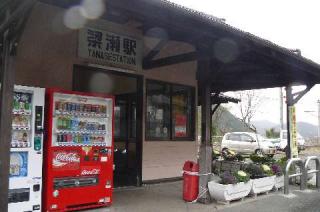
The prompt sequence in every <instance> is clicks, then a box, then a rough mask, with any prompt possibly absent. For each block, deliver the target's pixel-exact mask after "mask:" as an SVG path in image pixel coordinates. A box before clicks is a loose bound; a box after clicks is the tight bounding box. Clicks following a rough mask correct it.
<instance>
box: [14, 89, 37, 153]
mask: <svg viewBox="0 0 320 212" xmlns="http://www.w3.org/2000/svg"><path fill="white" fill-rule="evenodd" d="M31 122H32V93H28V92H14V97H13V117H12V141H11V147H12V148H28V147H31V143H32V142H31V130H32V126H31V125H32V124H31Z"/></svg>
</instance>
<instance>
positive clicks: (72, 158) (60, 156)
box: [53, 152, 80, 167]
mask: <svg viewBox="0 0 320 212" xmlns="http://www.w3.org/2000/svg"><path fill="white" fill-rule="evenodd" d="M75 163H76V164H78V163H80V157H79V154H78V153H76V152H57V153H56V154H55V156H54V157H53V166H55V167H62V166H66V165H67V164H75Z"/></svg>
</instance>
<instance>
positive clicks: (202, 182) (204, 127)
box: [198, 60, 212, 204]
mask: <svg viewBox="0 0 320 212" xmlns="http://www.w3.org/2000/svg"><path fill="white" fill-rule="evenodd" d="M209 71H210V60H200V61H198V89H199V91H200V105H201V142H200V153H199V154H200V155H199V166H200V170H199V173H200V176H199V195H198V202H200V203H204V204H208V203H210V202H211V199H210V194H209V191H208V181H209V178H210V174H211V164H212V145H211V83H210V81H209V80H207V79H208V77H207V76H208V75H207V74H208V72H209Z"/></svg>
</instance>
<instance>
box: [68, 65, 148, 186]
mask: <svg viewBox="0 0 320 212" xmlns="http://www.w3.org/2000/svg"><path fill="white" fill-rule="evenodd" d="M73 90H75V91H84V92H94V93H104V94H109V95H114V96H115V108H114V165H115V169H114V178H113V179H114V187H123V186H140V185H141V181H142V118H141V117H142V105H143V104H142V101H143V99H142V97H143V96H142V95H143V78H142V76H138V75H133V74H127V73H122V72H116V71H112V70H105V69H100V68H93V67H86V66H79V65H75V66H74V72H73Z"/></svg>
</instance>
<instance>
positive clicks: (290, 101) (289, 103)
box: [286, 86, 293, 158]
mask: <svg viewBox="0 0 320 212" xmlns="http://www.w3.org/2000/svg"><path fill="white" fill-rule="evenodd" d="M286 102H287V107H286V109H287V151H286V156H287V158H291V157H292V152H291V124H292V123H291V120H290V106H293V95H292V87H291V86H287V87H286Z"/></svg>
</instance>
